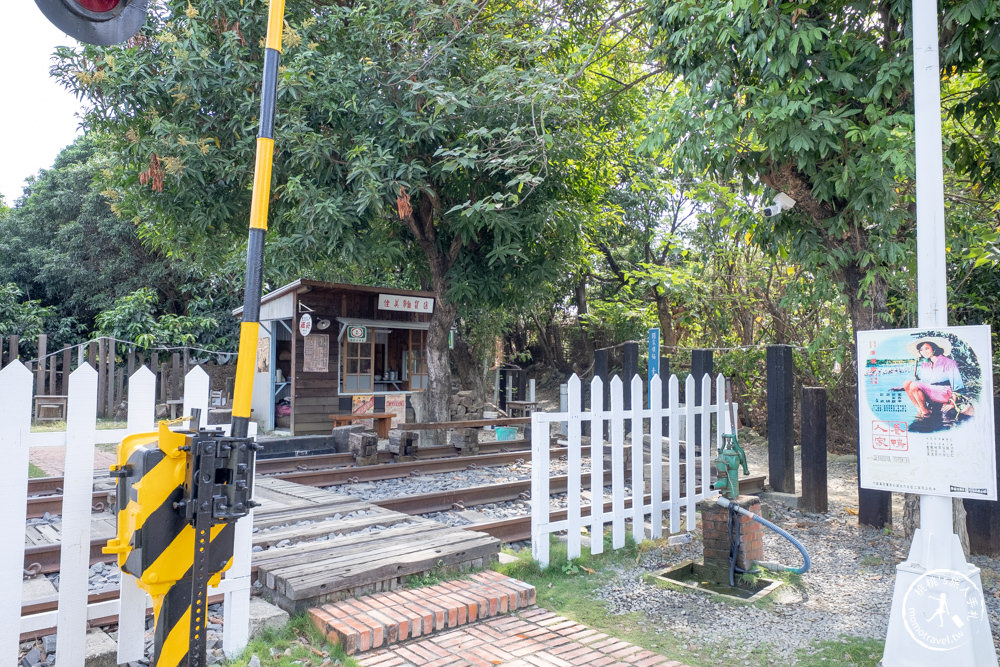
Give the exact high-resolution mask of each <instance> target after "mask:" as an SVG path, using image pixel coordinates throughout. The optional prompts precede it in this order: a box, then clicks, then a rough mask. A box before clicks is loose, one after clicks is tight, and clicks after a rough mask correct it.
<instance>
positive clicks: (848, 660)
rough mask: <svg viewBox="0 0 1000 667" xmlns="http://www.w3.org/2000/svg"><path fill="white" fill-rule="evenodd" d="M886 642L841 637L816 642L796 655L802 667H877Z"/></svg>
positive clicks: (846, 636)
mask: <svg viewBox="0 0 1000 667" xmlns="http://www.w3.org/2000/svg"><path fill="white" fill-rule="evenodd" d="M884 649H885V640H882V639H863V638H861V637H851V636H848V635H841V636H840V637H839V638H838V639H833V640H827V641H820V642H815V643H814V644H812V645H811V646H809V647H808V648H804V649H799V651H798V652H797V653H796V657H797V658H798V660H799V662H798V664H799V665H801V667H829V666H830V665H838V666H843V667H848V666H850V667H855V666H856V667H876V666H877V665H878V663H879V660H881V659H882V651H883V650H884Z"/></svg>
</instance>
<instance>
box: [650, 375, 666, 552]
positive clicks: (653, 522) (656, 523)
mask: <svg viewBox="0 0 1000 667" xmlns="http://www.w3.org/2000/svg"><path fill="white" fill-rule="evenodd" d="M662 401H663V381H662V380H660V376H659V375H656V376H654V377H653V379H652V381H650V383H649V405H650V406H651V407H652V410H651V412H652V414H651V416H650V419H649V493H650V517H649V523H650V530H651V532H650V535H649V536H650V538H651V539H654V540H658V539H660V537H662V536H663V418H662V417H661V416H660V414H659V413H660V406H661V404H662Z"/></svg>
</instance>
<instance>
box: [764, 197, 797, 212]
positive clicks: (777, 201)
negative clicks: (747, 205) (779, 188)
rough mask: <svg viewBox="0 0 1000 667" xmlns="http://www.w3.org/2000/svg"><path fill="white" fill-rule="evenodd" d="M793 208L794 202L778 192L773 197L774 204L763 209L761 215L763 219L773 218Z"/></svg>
mask: <svg viewBox="0 0 1000 667" xmlns="http://www.w3.org/2000/svg"><path fill="white" fill-rule="evenodd" d="M793 206H795V200H794V199H792V198H791V197H789V196H788V195H786V194H785V193H784V192H779V193H778V194H777V195H775V197H774V203H773V204H771V205H770V206H767V207H765V208H764V210H763V211H761V213H763V214H764V217H765V218H773V217H774V216H776V215H778V214H779V213H781V212H782V211H787V210H788V209H790V208H792V207H793Z"/></svg>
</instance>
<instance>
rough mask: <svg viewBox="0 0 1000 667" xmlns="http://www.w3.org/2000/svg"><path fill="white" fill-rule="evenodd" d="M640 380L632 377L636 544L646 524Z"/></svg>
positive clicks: (640, 538)
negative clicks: (644, 517) (644, 518)
mask: <svg viewBox="0 0 1000 667" xmlns="http://www.w3.org/2000/svg"><path fill="white" fill-rule="evenodd" d="M642 385H643V382H642V378H640V377H639V376H638V375H634V376H632V388H631V389H632V391H631V393H632V396H631V398H632V406H631V409H630V412H631V414H632V538H633V539H634V540H635V543H636V544H639V543H640V542H642V540H643V538H644V537H645V528H646V522H645V521H644V520H643V516H644V515H645V512H644V511H643V510H644V507H643V496H644V495H645V494H644V493H643V492H644V490H645V486H646V485H645V484H644V483H643V475H642V466H643V464H644V463H645V459H644V455H643V451H644V449H645V448H644V447H643V444H642V424H643V418H642V416H641V415H642V405H643V401H642Z"/></svg>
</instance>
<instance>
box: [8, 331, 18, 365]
mask: <svg viewBox="0 0 1000 667" xmlns="http://www.w3.org/2000/svg"><path fill="white" fill-rule="evenodd" d="M20 358H21V337H20V336H17V335H11V337H10V350H9V351H8V352H7V363H8V364H9V363H10V362H12V361H14V360H16V359H20Z"/></svg>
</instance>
